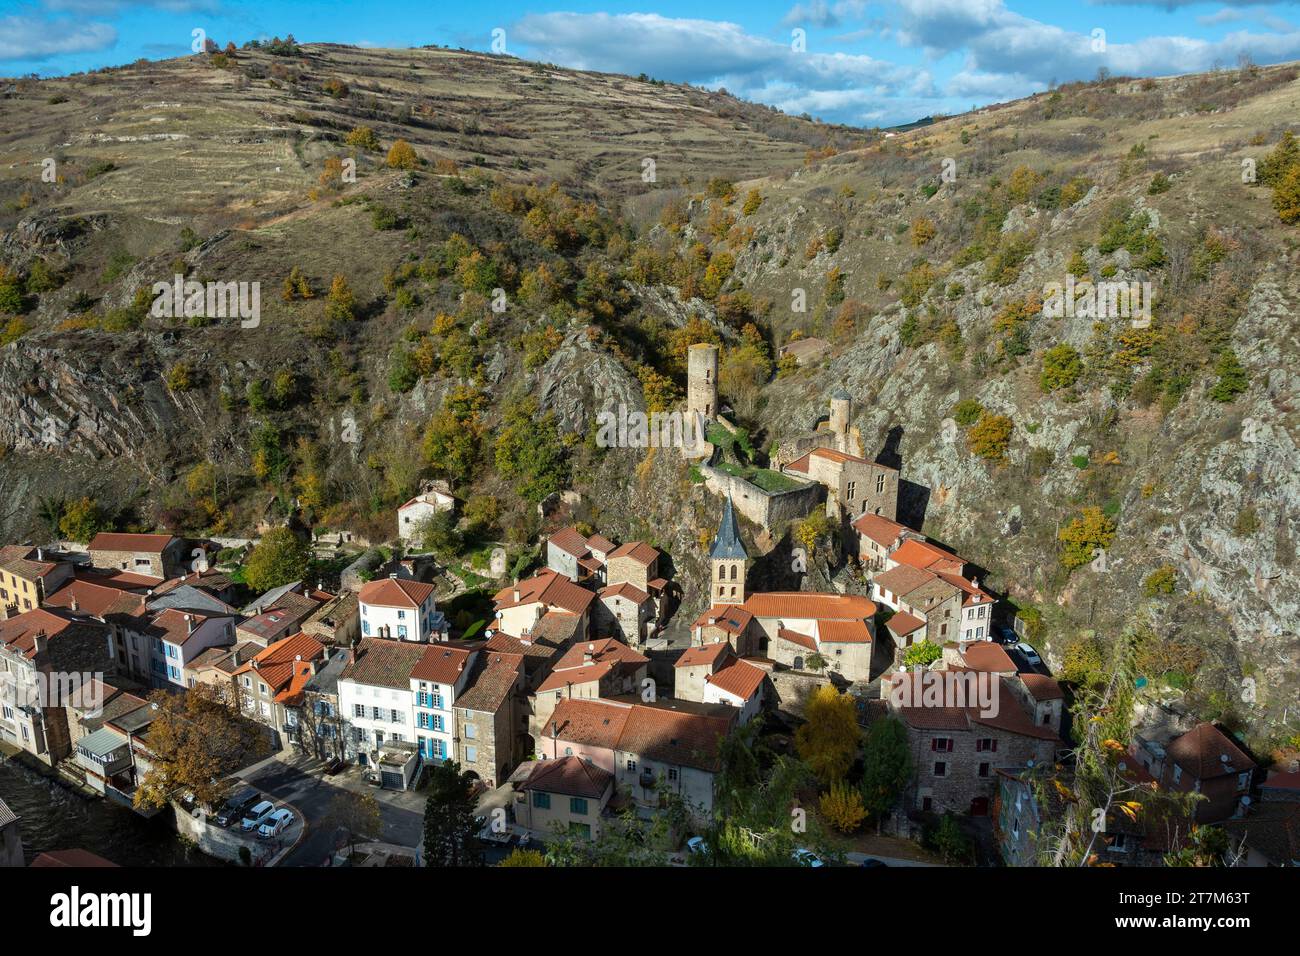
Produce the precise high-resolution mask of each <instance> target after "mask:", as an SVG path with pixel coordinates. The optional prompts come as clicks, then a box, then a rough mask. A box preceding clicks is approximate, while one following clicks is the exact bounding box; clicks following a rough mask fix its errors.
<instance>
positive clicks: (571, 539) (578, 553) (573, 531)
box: [547, 525, 589, 558]
mask: <svg viewBox="0 0 1300 956" xmlns="http://www.w3.org/2000/svg"><path fill="white" fill-rule="evenodd" d="M547 543H548V544H553V545H555V546H556V547H557V548H559V549H560V550H561V551H565V552H567V553H569V554H571V555H573V556H574V557H575V558H584V557H586V556H587V551H588V549H589V546H588V544H587V539H586V537H585V536H584V535H583V534H582V532H580V531H579V530H578V529H577V528H575V527H573V526H572V525H570V526H569V527H567V528H561V529H560V530H559V531H557V532H555V533H554V534H552V535H551V536H550V538H548V539H547Z"/></svg>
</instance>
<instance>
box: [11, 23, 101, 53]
mask: <svg viewBox="0 0 1300 956" xmlns="http://www.w3.org/2000/svg"><path fill="white" fill-rule="evenodd" d="M116 42H117V31H116V30H114V29H113V28H112V27H111V26H109V25H108V24H106V23H78V22H76V21H71V20H68V21H65V20H45V19H42V18H40V17H31V16H21V17H20V16H13V17H4V18H3V19H0V60H44V59H46V58H48V57H52V56H58V55H60V54H64V53H86V52H89V51H93V50H104V49H107V48H108V47H111V46H112V45H113V44H114V43H116Z"/></svg>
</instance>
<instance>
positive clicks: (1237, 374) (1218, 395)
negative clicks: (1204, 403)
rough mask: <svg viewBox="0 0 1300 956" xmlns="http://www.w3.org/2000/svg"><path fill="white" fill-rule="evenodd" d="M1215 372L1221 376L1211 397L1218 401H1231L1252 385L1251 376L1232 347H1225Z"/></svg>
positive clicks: (1211, 390) (1213, 388)
mask: <svg viewBox="0 0 1300 956" xmlns="http://www.w3.org/2000/svg"><path fill="white" fill-rule="evenodd" d="M1214 373H1215V374H1216V375H1218V376H1219V380H1218V381H1217V382H1215V383H1214V386H1213V387H1212V388H1211V389H1210V398H1212V399H1214V400H1215V401H1216V402H1230V401H1232V400H1233V399H1234V398H1236V397H1237V396H1238V395H1240V394H1241V393H1242V392H1244V391H1245V390H1246V388H1247V386H1249V385H1250V378H1249V377H1248V376H1247V375H1246V370H1245V369H1244V368H1242V365H1241V362H1239V361H1237V353H1235V352H1234V351H1232V349H1224V350H1223V352H1222V353H1220V355H1219V361H1218V364H1216V365H1215V366H1214Z"/></svg>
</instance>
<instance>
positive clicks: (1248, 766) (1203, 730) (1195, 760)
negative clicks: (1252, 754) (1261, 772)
mask: <svg viewBox="0 0 1300 956" xmlns="http://www.w3.org/2000/svg"><path fill="white" fill-rule="evenodd" d="M1166 749H1167V752H1168V754H1169V757H1170V759H1171V760H1173V762H1174V763H1176V764H1177V765H1178V766H1180V767H1182V768H1183V770H1185V771H1187V772H1188V773H1189V774H1191V775H1192V776H1193V777H1194V778H1195V779H1197V780H1209V779H1211V778H1213V777H1223V776H1227V775H1229V774H1238V773H1245V772H1246V771H1248V770H1254V769H1255V766H1256V764H1255V761H1253V760H1251V759H1250V758H1249V757H1247V756H1246V755H1245V754H1244V753H1242V752H1241V749H1240V748H1239V747H1238V746H1237V745H1236V744H1235V743H1233V742H1232V740H1231V739H1229V737H1228V736H1227V735H1226V734H1224V733H1223V732H1222V731H1221V730H1219V728H1217V727H1215V726H1214V724H1211V723H1208V722H1206V723H1200V724H1197V725H1196V726H1195V727H1193V728H1192V729H1191V730H1189V731H1187V733H1185V734H1183V735H1182V736H1180V737H1176V738H1174V739H1173V740H1171V741H1169V744H1168V747H1167V748H1166ZM1224 757H1227V760H1224V759H1223V758H1224Z"/></svg>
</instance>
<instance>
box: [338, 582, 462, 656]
mask: <svg viewBox="0 0 1300 956" xmlns="http://www.w3.org/2000/svg"><path fill="white" fill-rule="evenodd" d="M358 603H359V605H360V610H361V636H362V637H363V638H364V637H382V638H387V639H389V640H398V641H409V642H411V643H414V644H427V643H429V642H430V641H445V640H446V639H447V633H448V628H447V616H446V615H445V614H443V613H442V612H441V611H439V610H438V608H437V605H436V604H435V603H434V600H433V585H432V584H425V583H423V582H422V581H411V580H407V579H405V578H399V577H398V576H397V575H395V574H392V575H389V576H388V577H387V578H383V579H382V580H379V581H371V582H370V583H368V584H366V585H365V586H364V587H362V588H361V593H360V595H359V596H358Z"/></svg>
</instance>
